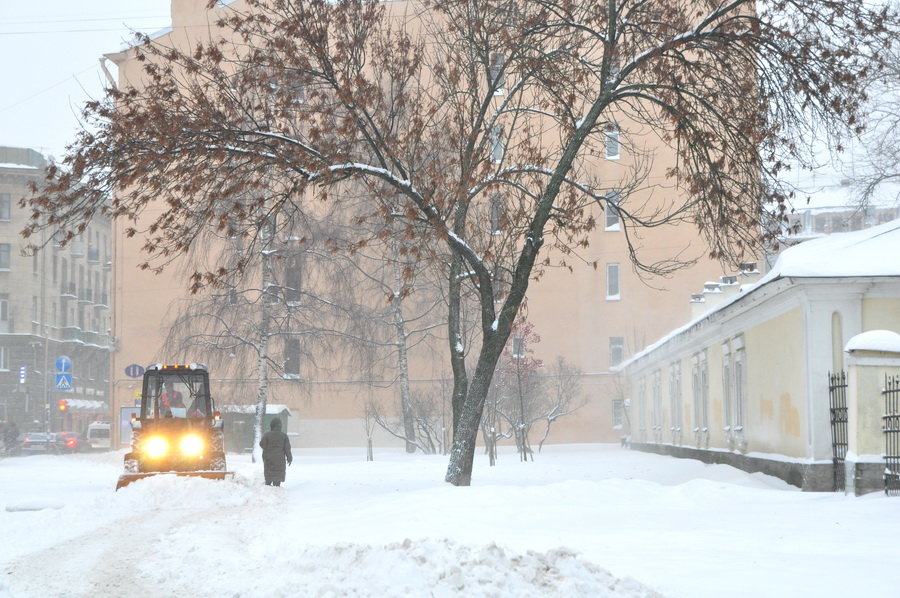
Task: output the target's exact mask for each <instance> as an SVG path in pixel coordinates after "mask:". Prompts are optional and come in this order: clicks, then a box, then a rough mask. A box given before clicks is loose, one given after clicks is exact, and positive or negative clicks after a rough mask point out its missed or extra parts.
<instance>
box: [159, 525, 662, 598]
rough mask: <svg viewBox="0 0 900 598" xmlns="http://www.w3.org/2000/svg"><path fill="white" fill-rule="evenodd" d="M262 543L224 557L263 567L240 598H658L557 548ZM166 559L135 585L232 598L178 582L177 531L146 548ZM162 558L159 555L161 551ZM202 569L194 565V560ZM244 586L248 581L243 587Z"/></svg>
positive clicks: (208, 576)
mask: <svg viewBox="0 0 900 598" xmlns="http://www.w3.org/2000/svg"><path fill="white" fill-rule="evenodd" d="M276 546H277V544H275V543H267V542H266V541H265V540H264V539H259V540H258V541H254V542H252V543H251V544H250V545H248V546H245V550H244V552H242V553H232V554H231V558H233V559H238V560H244V561H246V559H247V558H248V556H249V557H251V558H252V561H253V562H256V563H261V564H266V565H265V566H260V567H259V568H258V569H257V570H256V571H254V572H253V573H252V574H251V575H249V576H244V577H243V580H242V582H241V585H242V586H243V590H242V592H241V595H247V596H321V597H335V598H337V597H339V596H341V597H342V596H360V597H361V596H378V597H384V598H392V597H397V598H401V597H404V598H405V597H408V596H433V597H435V598H451V597H455V596H469V597H473V598H481V597H483V598H488V597H491V596H510V597H512V596H515V597H517V598H545V597H547V596H573V597H576V596H584V597H592V598H593V597H597V598H600V597H619V598H625V597H633V598H652V597H656V596H659V594H657V593H655V592H653V591H652V590H650V589H648V588H646V587H644V586H642V585H641V584H640V583H638V582H636V581H634V580H621V579H618V578H616V577H614V576H613V575H612V574H610V573H609V572H608V571H605V570H603V569H601V568H600V567H598V566H596V565H594V564H592V563H589V562H587V561H584V560H582V559H581V558H579V557H578V556H577V555H576V554H575V553H574V552H573V551H570V550H565V549H558V550H550V551H547V552H543V553H539V552H534V551H528V552H527V553H525V554H518V553H515V552H512V551H509V550H508V549H507V550H505V549H503V548H501V547H500V546H498V545H496V544H489V545H486V546H480V547H470V546H462V545H459V544H458V543H455V542H453V541H450V540H446V539H445V540H418V541H413V540H408V539H407V540H405V541H403V542H399V543H391V544H387V545H382V546H371V545H366V544H352V543H340V544H335V545H331V546H324V547H315V546H308V547H304V548H301V549H299V550H294V551H288V552H283V551H281V550H280V547H278V548H279V550H278V551H277V552H273V551H272V549H273V548H275V547H276ZM151 549H152V550H153V551H154V552H156V553H158V554H166V555H168V556H166V557H163V558H160V559H154V560H153V561H152V562H148V563H145V564H144V565H143V566H142V567H141V579H142V580H143V583H149V584H151V587H152V586H156V587H160V588H167V589H168V590H170V591H173V592H180V593H185V592H187V593H190V594H191V595H192V596H198V597H206V596H210V597H218V596H227V595H230V594H233V593H234V590H235V585H236V584H235V580H233V579H232V578H231V576H230V575H228V574H227V573H225V574H222V571H229V570H232V571H233V570H234V569H224V570H220V569H219V568H218V567H214V568H212V569H213V570H210V567H209V566H208V564H209V563H205V564H204V565H203V566H201V567H199V568H198V570H197V571H195V572H194V573H192V576H191V584H190V586H189V587H188V586H185V585H184V584H183V580H182V579H181V573H182V572H183V570H184V563H185V562H191V561H192V558H193V555H196V554H197V547H196V539H195V537H194V535H193V533H192V532H191V531H189V530H180V531H176V532H173V533H172V534H170V535H168V536H166V537H164V538H162V539H160V541H159V542H158V543H157V544H156V545H154V546H152V547H151ZM164 551H165V552H164ZM198 562H202V561H198ZM248 582H250V583H249V584H248Z"/></svg>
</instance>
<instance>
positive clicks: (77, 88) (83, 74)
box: [0, 0, 170, 158]
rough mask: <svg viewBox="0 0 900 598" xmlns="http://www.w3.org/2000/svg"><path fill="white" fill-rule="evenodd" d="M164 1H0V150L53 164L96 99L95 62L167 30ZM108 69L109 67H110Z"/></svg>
mask: <svg viewBox="0 0 900 598" xmlns="http://www.w3.org/2000/svg"><path fill="white" fill-rule="evenodd" d="M169 4H170V0H38V1H36V2H21V1H19V0H0V90H2V92H0V145H6V146H15V147H30V148H33V149H35V150H37V151H39V152H41V153H43V154H45V155H53V156H55V157H56V158H61V157H62V155H63V151H64V148H65V145H66V144H67V143H68V142H69V141H71V140H72V138H73V137H74V134H75V131H76V130H77V128H78V113H79V112H80V109H81V106H82V105H83V104H84V102H85V101H87V100H88V99H90V98H97V97H99V95H100V93H101V92H102V88H103V84H104V77H103V74H102V71H101V70H100V63H99V58H100V57H101V56H102V55H103V54H104V53H108V52H113V51H116V50H118V49H119V48H121V47H122V45H123V43H124V41H126V40H128V39H129V38H130V36H131V31H132V30H138V31H143V32H153V31H156V30H158V29H161V28H163V27H166V26H168V25H169ZM110 68H111V69H113V72H115V71H114V67H112V65H110Z"/></svg>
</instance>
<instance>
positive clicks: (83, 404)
mask: <svg viewBox="0 0 900 598" xmlns="http://www.w3.org/2000/svg"><path fill="white" fill-rule="evenodd" d="M66 403H67V405H68V408H69V410H70V411H77V412H96V413H106V411H107V407H106V402H105V401H97V400H94V399H66Z"/></svg>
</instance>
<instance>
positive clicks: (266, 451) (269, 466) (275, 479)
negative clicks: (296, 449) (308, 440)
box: [259, 419, 294, 486]
mask: <svg viewBox="0 0 900 598" xmlns="http://www.w3.org/2000/svg"><path fill="white" fill-rule="evenodd" d="M259 446H260V447H261V448H262V458H263V475H264V476H265V478H266V486H281V482H283V481H284V475H285V472H286V470H287V467H286V466H285V464H284V463H285V461H287V464H288V465H290V464H291V462H292V461H293V460H294V456H293V455H291V441H290V439H289V438H288V435H287V434H285V433H284V432H282V431H281V420H280V419H273V420H272V423H271V424H269V431H268V432H266V433H265V434H263V437H262V440H260V441H259Z"/></svg>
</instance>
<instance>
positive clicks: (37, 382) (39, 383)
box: [0, 147, 114, 433]
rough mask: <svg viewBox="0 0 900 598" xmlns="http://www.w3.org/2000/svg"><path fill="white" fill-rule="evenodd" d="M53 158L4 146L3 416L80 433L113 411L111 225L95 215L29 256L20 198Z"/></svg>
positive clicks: (0, 256) (0, 225) (0, 152)
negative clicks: (65, 241) (70, 235)
mask: <svg viewBox="0 0 900 598" xmlns="http://www.w3.org/2000/svg"><path fill="white" fill-rule="evenodd" d="M46 166H47V160H46V159H45V158H44V156H42V155H41V154H40V153H38V152H36V151H34V150H31V149H26V148H16V147H0V421H2V422H6V423H8V424H15V426H16V427H17V428H18V429H19V430H20V431H22V432H27V431H54V432H55V431H63V430H65V431H73V432H78V433H81V432H84V431H85V429H86V428H87V426H88V424H89V423H90V422H91V421H94V420H95V419H103V420H106V419H107V418H108V417H109V407H110V405H109V378H108V373H109V368H110V354H111V352H112V351H113V350H114V349H113V345H114V343H113V339H112V338H111V336H110V333H109V328H110V318H109V301H110V299H109V290H110V276H111V272H110V267H111V258H110V233H111V227H110V223H109V221H108V220H104V219H102V218H97V219H95V220H94V221H93V222H91V224H90V225H89V227H88V228H87V230H86V231H85V232H84V233H83V234H82V235H80V236H79V237H77V238H76V239H75V240H74V241H72V242H71V243H70V244H69V245H68V246H66V247H60V246H59V245H56V244H54V243H53V242H52V240H48V239H47V238H46V237H44V238H39V239H36V242H38V243H44V242H47V244H46V247H45V248H44V249H43V250H41V251H39V252H37V254H36V255H34V256H23V255H22V249H23V248H24V247H25V245H26V241H25V240H24V239H23V238H22V237H21V235H20V233H21V231H22V229H24V228H25V226H26V224H27V223H28V218H29V216H30V214H31V212H30V210H28V209H22V208H20V207H19V200H20V199H21V198H22V197H25V196H27V195H29V193H30V191H29V187H28V186H29V185H30V184H32V183H33V184H37V185H40V184H41V183H42V182H43V179H44V168H45V167H46ZM61 402H62V404H61ZM60 407H63V409H60Z"/></svg>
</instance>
